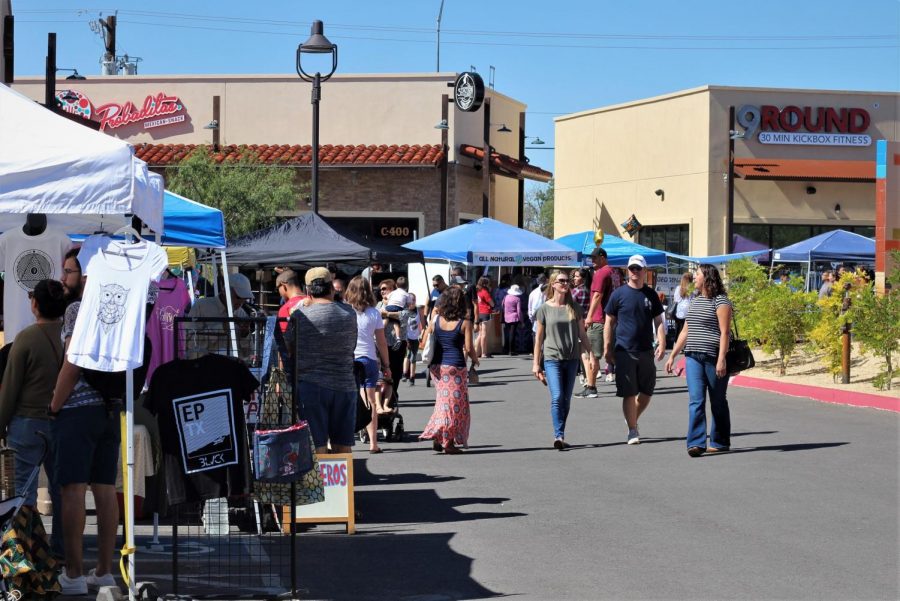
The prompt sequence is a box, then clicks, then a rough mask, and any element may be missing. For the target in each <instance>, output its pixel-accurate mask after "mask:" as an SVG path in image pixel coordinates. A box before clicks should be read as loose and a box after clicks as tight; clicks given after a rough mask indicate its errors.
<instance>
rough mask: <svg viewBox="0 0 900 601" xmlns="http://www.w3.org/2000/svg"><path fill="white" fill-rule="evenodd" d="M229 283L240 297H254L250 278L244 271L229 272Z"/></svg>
mask: <svg viewBox="0 0 900 601" xmlns="http://www.w3.org/2000/svg"><path fill="white" fill-rule="evenodd" d="M228 285H229V286H230V287H231V291H232V292H234V293H235V294H236V295H237V296H238V298H253V290H252V289H251V288H250V280H249V279H248V278H247V276H245V275H244V274H243V273H229V274H228Z"/></svg>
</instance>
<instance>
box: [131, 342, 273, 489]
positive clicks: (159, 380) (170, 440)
mask: <svg viewBox="0 0 900 601" xmlns="http://www.w3.org/2000/svg"><path fill="white" fill-rule="evenodd" d="M258 387H259V381H258V380H257V379H256V378H255V377H253V374H251V373H250V370H249V369H247V367H246V366H245V365H243V364H242V363H240V362H238V361H237V360H235V359H232V358H230V357H224V356H222V355H205V356H203V357H200V358H199V359H190V360H182V359H176V360H175V361H171V362H169V363H164V364H163V365H160V366H159V367H158V368H157V370H156V372H155V373H154V374H153V379H152V380H151V381H150V388H149V389H148V390H147V395H146V398H145V400H144V407H146V408H147V409H148V410H149V411H150V412H151V413H152V414H153V415H155V416H156V419H157V420H158V424H159V438H160V447H161V450H162V455H163V461H164V463H165V474H166V493H167V495H168V500H169V503H171V504H172V505H178V504H181V503H188V502H195V501H203V500H207V499H217V498H220V497H229V496H234V495H241V494H245V493H247V491H248V487H249V483H250V477H249V472H248V470H249V461H248V459H247V457H248V456H249V455H248V450H247V434H246V424H245V421H246V420H245V417H244V402H249V401H250V400H251V398H252V396H253V393H254V391H255V390H256V389H257V388H258Z"/></svg>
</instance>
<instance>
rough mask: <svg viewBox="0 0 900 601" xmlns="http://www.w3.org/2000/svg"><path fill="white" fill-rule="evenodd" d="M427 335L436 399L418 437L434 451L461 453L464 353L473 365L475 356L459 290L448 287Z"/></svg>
mask: <svg viewBox="0 0 900 601" xmlns="http://www.w3.org/2000/svg"><path fill="white" fill-rule="evenodd" d="M435 314H436V315H435V319H433V320H432V322H431V325H430V326H429V328H428V330H427V332H426V336H434V358H433V359H432V362H431V366H430V368H429V369H430V370H431V378H432V382H433V383H434V388H435V392H436V397H437V398H436V399H435V402H434V412H433V413H432V414H431V419H430V420H428V425H427V426H426V427H425V431H424V432H422V435H421V436H419V438H420V439H421V440H431V441H432V446H433V447H434V450H435V451H437V452H438V453H440V452H444V453H446V454H448V455H458V454H460V453H462V448H464V447H467V446H468V443H469V419H470V415H469V377H468V376H469V373H468V370H467V369H466V355H468V356H469V357H470V358H471V360H472V367H477V366H478V355H477V354H476V353H475V345H474V344H473V343H472V322H471V321H469V320H468V319H466V301H465V297H464V295H463V292H462V290H460V289H458V288H448V289H447V290H445V291H444V293H443V294H441V296H440V298H439V299H438V301H437V306H436V307H435Z"/></svg>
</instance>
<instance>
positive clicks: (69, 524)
mask: <svg viewBox="0 0 900 601" xmlns="http://www.w3.org/2000/svg"><path fill="white" fill-rule="evenodd" d="M86 491H87V484H82V483H76V484H66V485H65V486H63V487H62V491H61V492H62V523H63V547H64V548H65V550H66V576H68V577H69V578H78V577H79V576H83V575H84V565H83V560H84V557H83V555H82V552H83V550H82V543H83V539H84V522H85V507H84V493H85V492H86Z"/></svg>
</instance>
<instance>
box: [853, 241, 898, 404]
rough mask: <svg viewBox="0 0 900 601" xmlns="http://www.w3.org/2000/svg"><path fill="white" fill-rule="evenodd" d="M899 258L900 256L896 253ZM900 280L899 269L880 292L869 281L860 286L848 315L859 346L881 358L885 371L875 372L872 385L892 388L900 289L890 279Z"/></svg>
mask: <svg viewBox="0 0 900 601" xmlns="http://www.w3.org/2000/svg"><path fill="white" fill-rule="evenodd" d="M895 259H900V256H895ZM898 280H900V269H895V270H894V273H893V274H891V276H890V277H889V278H888V281H889V282H891V283H892V286H891V288H890V289H886V290H885V293H884V294H883V295H879V294H876V293H875V291H874V290H873V289H872V287H871V285H865V286H860V287H858V289H857V290H856V291H855V294H853V297H852V304H851V306H850V311H849V313H850V316H851V317H852V319H853V334H854V336H855V337H856V339H857V340H858V341H859V345H860V349H861V350H862V351H863V352H866V353H872V354H873V355H875V356H877V357H879V358H880V359H882V360H883V361H884V368H885V369H884V371H882V372H881V373H879V374H878V375H877V376H875V379H874V380H873V382H872V383H873V385H874V386H876V387H877V388H880V389H884V388H887V389H888V390H890V389H891V380H892V379H893V377H894V363H893V355H894V353H897V352H898V351H900V290H897V289H895V288H894V286H893V282H896V281H898Z"/></svg>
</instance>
